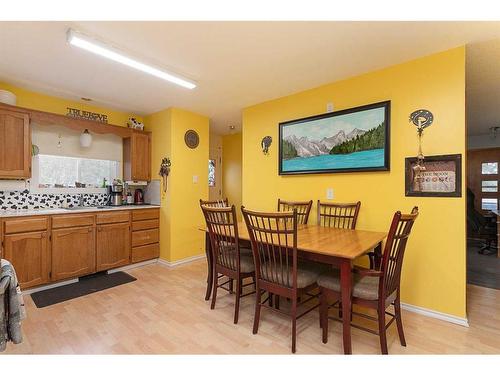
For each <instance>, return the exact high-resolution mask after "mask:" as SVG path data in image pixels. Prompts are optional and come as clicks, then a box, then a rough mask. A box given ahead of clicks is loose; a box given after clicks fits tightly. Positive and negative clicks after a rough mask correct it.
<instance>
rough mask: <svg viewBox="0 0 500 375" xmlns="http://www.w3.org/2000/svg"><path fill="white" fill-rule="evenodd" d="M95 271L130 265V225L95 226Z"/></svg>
mask: <svg viewBox="0 0 500 375" xmlns="http://www.w3.org/2000/svg"><path fill="white" fill-rule="evenodd" d="M96 259H97V264H96V270H97V271H103V270H107V269H110V268H116V267H120V266H124V265H127V264H129V263H130V224H129V223H128V222H127V223H117V224H104V225H98V226H97V256H96Z"/></svg>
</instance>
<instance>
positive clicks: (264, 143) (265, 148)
mask: <svg viewBox="0 0 500 375" xmlns="http://www.w3.org/2000/svg"><path fill="white" fill-rule="evenodd" d="M271 143H273V138H272V137H271V136H269V135H267V136H265V137H264V138H262V141H260V145H261V147H262V152H263V153H264V155H269V147H271Z"/></svg>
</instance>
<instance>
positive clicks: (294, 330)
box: [291, 296, 297, 353]
mask: <svg viewBox="0 0 500 375" xmlns="http://www.w3.org/2000/svg"><path fill="white" fill-rule="evenodd" d="M291 316H292V353H295V351H296V349H297V296H294V297H293V299H292V311H291Z"/></svg>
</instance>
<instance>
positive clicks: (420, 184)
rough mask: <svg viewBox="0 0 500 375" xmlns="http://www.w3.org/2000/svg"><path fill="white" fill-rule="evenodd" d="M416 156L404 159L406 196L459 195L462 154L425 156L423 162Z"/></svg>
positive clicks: (460, 191) (460, 193) (460, 194)
mask: <svg viewBox="0 0 500 375" xmlns="http://www.w3.org/2000/svg"><path fill="white" fill-rule="evenodd" d="M417 161H418V159H417V158H416V157H412V158H406V159H405V195H406V196H407V197H461V196H462V155H461V154H453V155H435V156H426V157H425V159H424V162H423V164H421V165H420V166H419V165H418V163H417Z"/></svg>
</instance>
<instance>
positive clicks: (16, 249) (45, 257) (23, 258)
mask: <svg viewBox="0 0 500 375" xmlns="http://www.w3.org/2000/svg"><path fill="white" fill-rule="evenodd" d="M3 257H4V258H5V259H7V260H8V261H9V262H11V263H12V265H13V266H14V269H15V270H16V274H17V279H18V281H19V285H20V286H21V288H31V287H33V286H36V285H40V284H45V283H47V282H49V279H50V277H49V273H50V254H49V240H48V234H47V232H29V233H16V234H5V235H4V239H3Z"/></svg>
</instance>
